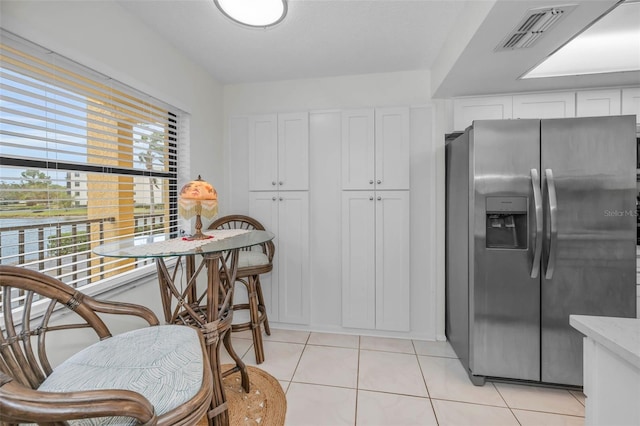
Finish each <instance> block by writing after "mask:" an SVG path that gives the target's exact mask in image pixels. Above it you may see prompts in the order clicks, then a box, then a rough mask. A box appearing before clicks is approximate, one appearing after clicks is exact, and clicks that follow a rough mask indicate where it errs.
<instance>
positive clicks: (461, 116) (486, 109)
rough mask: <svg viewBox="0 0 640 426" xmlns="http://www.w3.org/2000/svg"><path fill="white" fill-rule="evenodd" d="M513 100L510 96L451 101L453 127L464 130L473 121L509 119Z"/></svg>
mask: <svg viewBox="0 0 640 426" xmlns="http://www.w3.org/2000/svg"><path fill="white" fill-rule="evenodd" d="M512 111H513V99H512V97H511V96H492V97H486V98H461V99H454V101H453V117H454V120H453V121H454V123H453V127H454V129H455V130H465V129H466V128H467V127H469V126H470V125H471V124H472V123H473V120H502V119H508V118H511V116H512Z"/></svg>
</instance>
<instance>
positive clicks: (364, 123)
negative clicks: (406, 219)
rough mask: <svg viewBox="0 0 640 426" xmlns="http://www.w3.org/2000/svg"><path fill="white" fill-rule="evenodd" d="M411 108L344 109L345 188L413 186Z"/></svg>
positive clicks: (402, 187) (399, 187) (343, 153)
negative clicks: (410, 164) (410, 177)
mask: <svg viewBox="0 0 640 426" xmlns="http://www.w3.org/2000/svg"><path fill="white" fill-rule="evenodd" d="M409 130H410V128H409V108H406V107H398V108H378V109H375V110H374V109H362V110H352V111H344V112H342V189H344V190H363V189H364V190H367V189H375V190H384V189H409V167H408V165H409V155H410V153H409V150H410V145H409V144H410V137H409Z"/></svg>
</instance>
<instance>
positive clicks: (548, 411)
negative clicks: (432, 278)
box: [221, 329, 584, 426]
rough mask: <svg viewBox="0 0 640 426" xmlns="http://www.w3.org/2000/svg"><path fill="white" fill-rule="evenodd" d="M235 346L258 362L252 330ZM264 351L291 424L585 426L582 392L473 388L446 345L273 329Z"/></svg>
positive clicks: (499, 386) (239, 336) (519, 387)
mask: <svg viewBox="0 0 640 426" xmlns="http://www.w3.org/2000/svg"><path fill="white" fill-rule="evenodd" d="M233 346H234V348H235V350H236V352H237V353H238V354H239V355H240V356H241V357H242V359H243V360H244V361H245V362H246V363H247V364H249V365H256V363H255V356H254V352H253V344H252V340H251V334H250V333H249V332H242V333H235V334H234V335H233ZM264 348H265V358H266V360H265V362H264V363H262V364H260V365H259V368H262V369H263V370H265V371H267V372H269V373H270V374H271V375H272V376H274V377H275V378H277V379H278V380H279V381H280V384H281V385H282V388H283V389H284V390H285V392H286V395H287V417H286V426H314V425H317V426H339V425H351V426H354V425H358V426H360V425H361V426H375V425H381V426H400V425H411V426H415V425H440V426H445V425H447V426H448V425H461V426H480V425H490V426H498V425H516V426H517V425H520V426H529V425H531V426H545V425H565V426H574V425H575V426H578V425H583V424H584V395H583V394H582V393H581V392H577V391H568V390H560V389H552V388H545V387H539V386H525V385H519V384H508V383H493V382H487V383H486V384H485V385H484V386H482V387H478V386H474V385H472V384H471V382H470V381H469V379H468V377H467V375H466V373H465V371H464V369H463V367H462V365H461V364H460V362H459V361H458V360H457V359H456V355H455V353H454V352H453V350H452V349H451V346H450V345H449V344H448V343H447V342H426V341H418V340H403V339H387V338H379V337H366V336H347V335H340V334H327V333H309V332H302V331H288V330H276V329H272V330H271V336H266V335H265V336H264ZM221 352H223V354H222V360H221V361H222V362H223V363H228V362H231V358H230V357H229V356H228V355H227V354H226V352H225V351H224V350H222V351H221Z"/></svg>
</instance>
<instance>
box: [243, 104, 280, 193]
mask: <svg viewBox="0 0 640 426" xmlns="http://www.w3.org/2000/svg"><path fill="white" fill-rule="evenodd" d="M277 165H278V126H277V119H276V115H275V114H268V115H255V116H251V117H249V190H251V191H273V190H275V189H277V183H278V169H277Z"/></svg>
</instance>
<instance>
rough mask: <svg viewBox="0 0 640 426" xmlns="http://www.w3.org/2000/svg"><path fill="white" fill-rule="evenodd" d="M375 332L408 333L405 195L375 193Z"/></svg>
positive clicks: (408, 303)
mask: <svg viewBox="0 0 640 426" xmlns="http://www.w3.org/2000/svg"><path fill="white" fill-rule="evenodd" d="M375 206H376V225H375V227H376V244H375V245H376V255H375V257H376V264H375V269H376V303H375V304H376V328H377V329H379V330H392V331H409V329H410V313H409V306H410V305H411V301H410V284H411V283H410V273H409V267H410V265H409V260H410V257H409V248H410V237H409V191H378V192H377V193H376V201H375Z"/></svg>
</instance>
